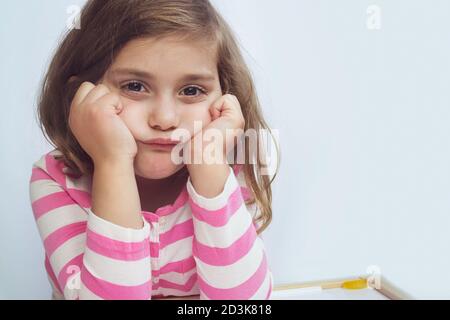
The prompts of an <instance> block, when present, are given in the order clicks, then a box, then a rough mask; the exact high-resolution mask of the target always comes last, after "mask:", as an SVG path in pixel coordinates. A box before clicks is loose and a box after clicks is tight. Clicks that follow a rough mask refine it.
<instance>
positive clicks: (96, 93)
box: [82, 84, 111, 103]
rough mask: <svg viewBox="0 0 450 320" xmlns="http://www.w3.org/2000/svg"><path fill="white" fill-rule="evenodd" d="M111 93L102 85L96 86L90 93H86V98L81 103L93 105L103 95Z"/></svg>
mask: <svg viewBox="0 0 450 320" xmlns="http://www.w3.org/2000/svg"><path fill="white" fill-rule="evenodd" d="M110 92H111V91H110V90H109V88H108V87H107V86H106V85H104V84H98V85H96V86H95V88H94V89H92V90H91V92H89V93H88V95H87V96H86V98H85V99H84V100H83V101H82V103H93V102H96V101H97V100H99V99H100V98H101V97H103V96H104V95H106V94H108V93H110Z"/></svg>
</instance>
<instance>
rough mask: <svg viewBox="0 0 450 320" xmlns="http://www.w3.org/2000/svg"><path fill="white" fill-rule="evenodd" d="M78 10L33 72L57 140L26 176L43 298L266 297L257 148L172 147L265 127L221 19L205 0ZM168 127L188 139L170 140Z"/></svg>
mask: <svg viewBox="0 0 450 320" xmlns="http://www.w3.org/2000/svg"><path fill="white" fill-rule="evenodd" d="M80 22H81V29H74V30H72V31H70V32H69V33H68V34H67V35H66V37H65V39H64V40H63V42H62V43H61V45H60V46H59V48H58V50H57V52H56V54H55V56H54V58H53V60H52V62H51V64H50V67H49V70H48V73H47V74H46V77H45V79H44V83H43V88H42V93H41V97H40V101H39V110H38V113H39V120H40V124H41V128H42V130H43V132H44V134H45V135H46V137H47V139H48V140H49V141H50V142H51V143H52V144H53V145H54V146H55V149H54V150H53V151H51V152H49V153H48V154H45V155H44V156H42V158H41V159H40V160H38V161H37V162H35V163H34V165H33V169H32V175H31V179H30V198H31V203H32V209H33V213H34V217H35V219H36V223H37V226H38V229H39V232H40V235H41V238H42V241H43V244H44V248H45V253H46V256H45V267H46V270H47V274H48V277H49V280H50V283H51V285H52V288H53V298H55V299H151V298H161V297H168V296H190V295H198V294H199V295H200V299H269V297H270V295H271V292H272V286H273V277H272V273H271V271H270V268H269V264H268V261H267V256H266V253H265V249H264V244H263V241H262V238H261V237H260V236H259V235H260V233H261V232H262V231H263V230H264V229H265V228H266V227H267V226H268V225H269V223H270V222H271V216H272V213H271V188H270V184H271V182H272V181H269V178H268V176H266V175H263V174H261V162H260V160H259V158H257V159H256V163H255V161H253V162H252V163H250V161H248V159H249V158H251V157H254V154H253V153H252V152H250V151H249V148H247V147H246V148H245V153H246V154H245V156H246V157H245V159H246V160H247V161H246V163H245V164H243V165H236V164H234V165H233V164H231V165H230V164H229V163H228V161H226V160H223V161H222V162H220V161H218V162H214V163H206V162H200V163H193V162H187V161H184V162H182V163H177V162H175V161H173V152H171V151H173V149H174V147H175V146H180V145H183V146H189V147H190V148H187V149H183V150H182V152H183V151H184V152H185V150H189V151H188V152H190V153H191V155H192V156H193V157H194V158H195V157H196V156H199V155H200V156H202V155H203V154H204V153H203V152H204V151H205V148H206V147H207V146H208V143H204V144H203V145H201V144H200V147H199V144H195V143H194V141H195V139H197V141H198V140H199V139H200V141H204V142H206V141H207V139H206V138H205V136H204V134H205V133H204V132H205V131H204V130H205V129H216V130H219V131H220V132H223V131H224V130H225V129H235V130H238V129H244V130H247V129H255V130H260V129H268V127H267V125H266V122H265V121H264V119H263V117H262V114H261V110H260V108H259V103H258V99H257V97H256V93H255V89H254V85H253V81H252V79H251V76H250V72H249V70H248V69H247V67H246V65H245V63H244V60H243V58H242V56H241V53H240V51H239V48H238V46H237V44H236V41H235V39H234V36H233V34H232V32H231V30H230V28H229V27H228V25H227V24H226V22H225V21H224V20H223V18H222V17H221V16H220V15H219V14H218V13H217V12H216V10H215V9H214V8H213V7H212V6H211V4H210V3H209V2H208V0H177V1H168V0H133V1H121V0H110V1H103V0H91V1H88V2H87V4H86V5H85V7H84V8H83V10H82V12H81V17H80ZM196 121H200V122H201V124H202V125H201V127H200V129H202V130H199V129H198V128H196V127H195V125H194V124H195V122H196ZM179 129H183V130H184V131H186V132H189V133H190V134H191V137H193V138H192V139H187V140H185V141H182V139H180V140H177V139H175V140H174V138H173V137H174V135H173V133H174V132H175V130H179ZM234 138H235V137H233V136H232V138H229V137H227V138H226V139H225V140H224V142H223V145H221V147H223V150H224V153H223V154H224V155H225V156H226V150H229V149H227V148H226V147H227V146H228V145H230V144H231V145H232V146H233V147H234V148H235V149H236V143H235V140H234ZM258 138H259V137H258ZM230 139H231V140H230ZM221 150H222V149H221ZM183 159H186V158H183ZM185 162H186V163H185Z"/></svg>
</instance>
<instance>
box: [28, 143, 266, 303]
mask: <svg viewBox="0 0 450 320" xmlns="http://www.w3.org/2000/svg"><path fill="white" fill-rule="evenodd" d="M56 155H61V153H60V151H58V150H56V149H54V150H53V151H51V152H49V153H47V154H45V155H43V156H42V157H41V158H40V159H39V160H38V161H36V162H35V163H34V164H33V168H32V175H31V179H30V200H31V204H32V210H33V214H34V217H35V220H36V223H37V227H38V230H39V233H40V236H41V238H42V241H43V244H44V248H45V267H46V270H47V275H48V278H49V281H50V284H51V286H52V288H53V298H54V299H157V298H163V297H169V296H181V297H182V296H191V295H199V298H200V299H224V300H228V299H229V300H235V299H245V300H247V299H258V300H262V299H269V298H270V296H271V293H272V288H273V276H272V272H271V271H270V267H269V265H268V261H267V256H266V252H265V248H264V244H263V240H262V237H261V235H259V236H258V235H257V233H256V226H257V224H256V221H255V218H256V216H257V213H259V210H258V208H257V206H256V205H255V204H252V205H246V204H245V202H244V199H246V198H247V197H248V196H250V192H249V189H248V188H247V187H246V185H245V179H244V174H243V170H240V169H241V168H242V166H237V165H236V166H234V167H230V174H229V176H228V178H227V181H226V183H225V187H224V190H223V191H222V193H221V194H220V195H218V196H217V197H214V198H205V197H203V196H201V195H199V194H198V193H197V192H196V191H195V189H194V187H193V186H192V184H191V182H190V178H188V180H187V183H186V186H185V188H183V190H182V192H181V193H180V194H179V196H178V198H177V199H176V201H175V202H174V203H173V204H171V205H167V206H163V207H161V208H159V209H157V210H156V211H155V212H154V213H153V212H147V211H142V217H143V222H144V227H143V228H142V229H140V230H136V229H130V228H125V227H122V226H119V225H116V224H113V223H111V222H109V221H107V220H104V219H102V218H100V217H98V216H97V215H95V214H94V213H93V212H92V211H91V193H90V191H91V185H92V177H90V176H87V175H83V176H82V177H80V178H75V177H73V176H71V175H70V174H67V168H66V167H65V165H64V163H63V162H62V161H61V160H57V159H55V158H54V156H56Z"/></svg>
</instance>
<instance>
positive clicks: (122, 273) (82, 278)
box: [29, 167, 151, 299]
mask: <svg viewBox="0 0 450 320" xmlns="http://www.w3.org/2000/svg"><path fill="white" fill-rule="evenodd" d="M29 194H30V200H31V207H32V211H33V214H34V218H35V221H36V224H37V227H38V231H39V234H40V237H41V239H42V241H43V245H44V250H45V268H46V270H47V274H48V278H49V280H50V283H51V285H52V287H53V289H54V293H53V296H54V297H55V296H60V297H63V298H64V299H151V265H150V248H149V246H150V243H149V234H150V227H149V224H148V223H147V222H146V221H145V220H143V221H144V227H143V228H142V229H139V230H137V229H129V228H124V227H122V226H119V225H115V224H113V223H111V222H109V221H107V220H104V219H102V218H100V217H98V216H97V215H95V214H94V213H93V212H92V211H91V209H89V208H83V207H81V206H80V205H79V204H78V203H76V202H75V201H74V200H73V199H72V197H71V196H70V194H69V193H68V192H67V190H65V189H64V188H63V186H61V185H60V184H59V183H58V182H56V181H55V179H53V178H52V177H51V176H50V175H49V174H48V173H47V172H46V171H44V170H43V169H41V168H39V167H33V171H32V175H31V179H30V185H29ZM55 291H56V292H55Z"/></svg>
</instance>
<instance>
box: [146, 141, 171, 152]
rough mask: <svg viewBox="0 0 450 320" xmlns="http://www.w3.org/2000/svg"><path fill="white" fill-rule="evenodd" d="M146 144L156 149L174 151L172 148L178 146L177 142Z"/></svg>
mask: <svg viewBox="0 0 450 320" xmlns="http://www.w3.org/2000/svg"><path fill="white" fill-rule="evenodd" d="M146 145H148V146H150V148H152V149H154V150H161V151H172V149H173V148H174V147H175V146H176V145H175V144H161V143H146Z"/></svg>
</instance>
